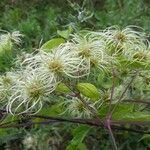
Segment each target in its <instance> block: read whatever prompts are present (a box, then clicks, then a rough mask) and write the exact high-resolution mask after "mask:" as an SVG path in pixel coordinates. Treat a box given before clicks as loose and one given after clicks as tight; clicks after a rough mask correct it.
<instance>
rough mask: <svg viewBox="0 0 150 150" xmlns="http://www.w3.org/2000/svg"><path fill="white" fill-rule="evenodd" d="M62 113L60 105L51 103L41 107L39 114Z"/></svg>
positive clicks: (52, 114)
mask: <svg viewBox="0 0 150 150" xmlns="http://www.w3.org/2000/svg"><path fill="white" fill-rule="evenodd" d="M60 113H62V111H61V107H60V105H59V104H55V105H52V106H51V107H48V108H43V109H42V110H41V111H40V112H39V114H40V115H45V116H57V115H58V114H60Z"/></svg>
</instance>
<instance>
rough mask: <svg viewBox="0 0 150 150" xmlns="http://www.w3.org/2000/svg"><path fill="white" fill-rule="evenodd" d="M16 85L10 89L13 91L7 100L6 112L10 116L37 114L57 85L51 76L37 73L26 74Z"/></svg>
mask: <svg viewBox="0 0 150 150" xmlns="http://www.w3.org/2000/svg"><path fill="white" fill-rule="evenodd" d="M26 71H27V70H25V71H24V74H23V75H24V76H23V77H22V80H20V81H19V82H18V83H17V85H14V86H13V87H12V90H13V91H14V92H13V94H12V95H11V97H10V98H9V101H8V104H7V111H8V112H10V113H11V114H22V113H26V112H28V113H37V112H38V111H40V109H41V108H42V105H43V101H44V100H45V99H47V97H48V95H49V94H51V93H52V92H53V91H54V90H55V88H56V85H57V82H56V80H55V78H54V77H53V76H51V77H50V76H49V78H47V77H45V76H41V75H39V74H37V72H35V71H32V72H30V73H29V72H28V71H27V72H26Z"/></svg>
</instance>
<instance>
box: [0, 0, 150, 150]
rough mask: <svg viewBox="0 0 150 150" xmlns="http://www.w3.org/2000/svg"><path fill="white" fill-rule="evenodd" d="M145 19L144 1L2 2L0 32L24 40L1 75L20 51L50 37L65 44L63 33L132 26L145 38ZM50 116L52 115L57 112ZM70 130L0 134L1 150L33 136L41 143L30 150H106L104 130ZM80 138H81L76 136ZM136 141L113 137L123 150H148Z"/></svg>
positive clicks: (149, 12)
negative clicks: (14, 33)
mask: <svg viewBox="0 0 150 150" xmlns="http://www.w3.org/2000/svg"><path fill="white" fill-rule="evenodd" d="M149 16H150V1H149V0H105V1H104V0H85V1H80V0H70V1H67V0H57V1H56V0H1V1H0V28H1V29H3V30H7V31H10V32H12V31H16V30H18V31H20V32H21V33H22V34H24V37H23V43H22V45H21V46H20V47H19V46H18V47H17V50H16V51H13V55H10V56H9V55H7V57H6V55H4V56H3V57H1V58H0V72H5V71H6V70H9V69H10V68H11V67H12V66H13V62H14V61H15V57H16V56H17V55H18V54H20V52H21V51H27V52H32V51H33V50H34V49H35V48H38V45H39V43H40V41H41V39H42V43H44V42H45V41H47V40H49V39H51V38H53V37H64V38H66V39H67V37H68V36H67V33H70V32H78V31H80V30H82V29H89V30H101V29H105V28H106V27H108V26H111V25H120V26H121V27H125V26H127V25H137V26H141V27H143V28H144V29H145V31H146V32H147V33H148V34H149V32H150V19H149ZM23 47H24V49H22V48H23ZM15 49H16V48H15ZM4 57H5V58H4ZM13 58H14V59H13ZM2 59H3V60H2ZM8 60H9V63H8ZM53 113H54V114H55V113H56V109H55V111H54V112H53ZM9 119H10V118H9ZM11 119H14V118H12V117H11ZM75 127H76V126H75V125H67V124H65V125H64V124H60V125H57V126H49V125H47V126H35V127H34V128H31V127H30V126H29V127H26V128H22V129H13V130H12V129H7V130H4V129H0V149H11V150H12V149H17V150H18V149H23V148H24V149H27V147H25V146H24V144H23V142H22V141H23V140H24V138H25V137H26V136H29V135H30V136H33V139H34V138H37V140H36V141H38V143H39V141H40V144H37V147H36V148H35V149H39V150H42V149H44V150H46V149H50V148H51V149H54V150H55V149H59V150H61V149H62V150H63V149H65V148H66V146H67V145H68V146H67V148H66V149H67V150H74V149H75V147H78V149H79V150H86V149H94V150H99V149H111V143H110V142H109V138H108V135H107V134H105V132H104V131H103V130H101V131H100V132H101V134H97V131H96V130H95V129H94V128H92V129H89V127H86V126H79V127H78V128H76V129H74V130H73V131H72V128H75ZM87 130H89V132H88V136H86V138H85V139H84V143H86V145H87V146H85V144H81V143H82V140H83V138H84V134H85V133H86V132H87ZM81 131H82V132H81ZM80 132H81V136H79V135H78V133H80ZM100 132H99V133H100ZM95 135H96V136H95ZM73 136H74V137H73ZM82 136H83V137H82ZM141 138H142V135H141V134H134V133H129V132H118V134H117V135H116V140H117V142H118V144H119V145H120V149H122V150H127V149H128V150H132V149H137V150H138V149H139V150H147V149H149V148H150V144H149V143H150V142H149V139H147V138H144V139H141ZM77 139H78V140H77ZM70 141H71V142H70ZM139 141H140V142H139ZM79 143H80V144H79ZM95 143H96V144H95ZM77 145H78V146H77Z"/></svg>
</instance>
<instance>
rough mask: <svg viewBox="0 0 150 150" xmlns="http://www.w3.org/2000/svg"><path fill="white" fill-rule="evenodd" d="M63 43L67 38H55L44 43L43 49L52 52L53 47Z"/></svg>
mask: <svg viewBox="0 0 150 150" xmlns="http://www.w3.org/2000/svg"><path fill="white" fill-rule="evenodd" d="M62 43H65V40H64V39H63V38H54V39H51V40H49V41H47V42H46V43H44V44H43V45H42V47H41V49H42V50H43V51H45V52H50V51H51V49H52V48H55V47H57V46H59V45H60V44H62Z"/></svg>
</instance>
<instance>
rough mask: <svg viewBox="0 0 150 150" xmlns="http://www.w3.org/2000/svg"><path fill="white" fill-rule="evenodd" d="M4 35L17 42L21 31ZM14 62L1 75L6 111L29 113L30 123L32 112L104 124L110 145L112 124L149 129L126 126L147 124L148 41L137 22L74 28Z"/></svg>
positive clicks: (35, 115)
mask: <svg viewBox="0 0 150 150" xmlns="http://www.w3.org/2000/svg"><path fill="white" fill-rule="evenodd" d="M8 35H9V37H12V38H13V39H14V42H16V43H19V42H20V39H19V38H18V36H20V34H19V33H18V34H17V32H15V33H13V34H12V35H11V34H8ZM10 35H11V36H10ZM1 37H4V36H3V35H2V36H1ZM5 37H6V35H5ZM3 41H4V40H1V41H0V47H1V48H2V49H3V44H4V42H3ZM17 62H18V63H20V65H19V66H20V69H18V68H17V69H16V71H14V70H15V68H14V70H13V73H9V76H8V74H7V73H6V75H2V76H1V77H0V97H1V99H2V100H1V102H2V103H1V105H3V106H2V107H1V108H2V110H1V111H3V113H4V114H5V115H8V114H11V115H14V116H18V117H19V116H23V117H30V118H31V122H32V124H36V123H37V122H35V121H34V119H32V118H40V119H41V120H40V122H38V123H41V124H43V123H46V124H49V123H55V122H62V121H64V122H70V123H78V124H86V125H88V126H98V127H103V128H106V129H107V130H108V133H109V134H110V137H111V140H112V144H113V146H114V149H117V145H116V142H115V137H114V135H113V132H112V129H114V128H115V129H118V130H121V129H122V130H132V131H133V132H141V133H147V134H149V131H144V129H143V130H142V131H139V130H136V129H130V125H138V126H140V125H144V126H147V125H150V112H149V107H148V106H150V102H149V99H150V94H149V93H150V73H149V72H150V45H149V41H148V39H147V36H146V34H145V33H144V32H143V30H142V29H141V28H139V27H135V26H128V27H126V28H125V29H120V28H119V27H117V26H113V27H109V28H107V29H105V30H103V31H97V32H93V31H88V32H83V33H82V32H81V33H80V34H73V35H71V36H70V38H69V39H68V41H65V40H63V39H61V38H56V39H52V40H50V41H48V42H46V43H44V44H43V45H42V46H41V48H39V49H38V50H36V52H33V53H32V54H30V55H28V57H24V59H23V60H22V61H21V59H19V60H18V61H17ZM54 110H57V113H55V115H52V114H54V113H53V111H54ZM43 120H44V122H43ZM48 121H49V122H48ZM50 121H51V122H50ZM16 123H17V122H16ZM24 125H25V124H24ZM122 125H123V127H122ZM126 125H129V128H126ZM5 126H6V124H1V125H0V127H3V128H4V127H5ZM7 126H14V127H15V125H14V124H13V125H12V124H11V123H10V124H9V123H8V124H7ZM81 142H82V141H81Z"/></svg>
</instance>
